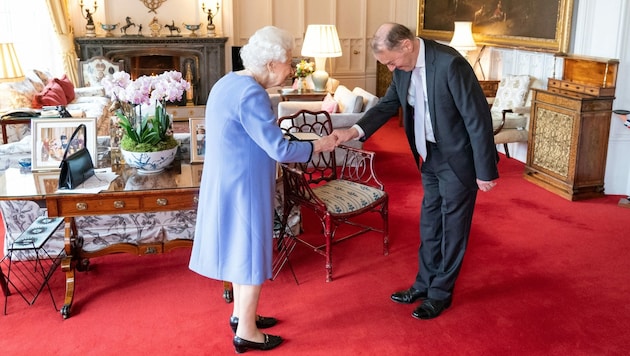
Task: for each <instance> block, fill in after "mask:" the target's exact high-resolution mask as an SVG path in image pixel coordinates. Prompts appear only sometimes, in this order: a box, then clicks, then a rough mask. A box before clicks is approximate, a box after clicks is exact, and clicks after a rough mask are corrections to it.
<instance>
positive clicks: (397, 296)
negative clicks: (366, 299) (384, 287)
mask: <svg viewBox="0 0 630 356" xmlns="http://www.w3.org/2000/svg"><path fill="white" fill-rule="evenodd" d="M426 297H427V292H422V291H419V290H417V289H415V288H414V287H411V288H409V289H407V290H403V291H400V292H396V293H394V294H392V300H393V301H395V302H396V303H403V304H411V303H413V302H415V301H416V300H418V299H424V298H426Z"/></svg>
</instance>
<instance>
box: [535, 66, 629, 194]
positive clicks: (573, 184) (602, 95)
mask: <svg viewBox="0 0 630 356" xmlns="http://www.w3.org/2000/svg"><path fill="white" fill-rule="evenodd" d="M616 63H617V62H616V61H615V60H607V59H594V58H584V57H571V58H569V59H568V60H567V59H565V63H564V71H563V77H562V79H555V78H550V79H549V83H548V90H541V89H532V91H533V96H532V109H531V117H530V127H529V145H528V147H527V163H526V166H525V173H524V177H525V179H526V180H528V181H530V182H533V183H535V184H537V185H539V186H541V187H544V188H546V189H548V190H549V191H552V192H554V193H556V194H558V195H560V196H562V197H564V198H566V199H569V200H579V199H586V198H593V197H598V196H602V195H603V194H604V173H605V169H606V155H607V151H608V135H609V131H610V120H611V117H612V104H613V100H614V99H615V98H614V92H615V81H616V75H617V67H616ZM611 68H612V70H610V69H611Z"/></svg>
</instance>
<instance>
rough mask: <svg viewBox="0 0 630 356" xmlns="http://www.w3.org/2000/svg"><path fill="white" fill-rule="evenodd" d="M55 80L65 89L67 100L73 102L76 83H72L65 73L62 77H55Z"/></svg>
mask: <svg viewBox="0 0 630 356" xmlns="http://www.w3.org/2000/svg"><path fill="white" fill-rule="evenodd" d="M53 80H54V81H55V83H57V84H59V86H61V89H63V93H64V95H65V96H66V101H67V102H68V103H70V102H72V100H74V96H75V94H74V84H72V82H71V81H70V79H68V77H67V76H66V75H65V74H64V75H63V76H62V77H61V78H54V79H53Z"/></svg>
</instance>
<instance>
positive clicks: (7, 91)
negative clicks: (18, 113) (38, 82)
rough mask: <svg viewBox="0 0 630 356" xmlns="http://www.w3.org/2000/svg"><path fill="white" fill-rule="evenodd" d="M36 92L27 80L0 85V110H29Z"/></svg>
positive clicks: (31, 83)
mask: <svg viewBox="0 0 630 356" xmlns="http://www.w3.org/2000/svg"><path fill="white" fill-rule="evenodd" d="M37 92H38V91H37V88H35V86H34V85H33V82H32V81H31V80H29V79H25V80H23V81H19V82H7V83H0V110H2V111H4V110H11V109H19V108H30V107H31V103H32V102H33V98H34V97H35V95H36V94H37Z"/></svg>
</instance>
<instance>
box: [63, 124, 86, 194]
mask: <svg viewBox="0 0 630 356" xmlns="http://www.w3.org/2000/svg"><path fill="white" fill-rule="evenodd" d="M81 132H82V133H81ZM77 135H78V137H83V141H84V142H83V144H82V147H81V148H80V149H79V150H77V151H76V152H74V153H72V154H71V155H70V156H68V152H70V151H71V150H72V149H73V148H75V147H77V146H78V145H77V143H76V142H75V137H77ZM86 146H87V128H86V126H85V125H84V124H81V125H79V127H77V128H76V129H75V130H74V132H73V133H72V136H71V137H70V140H68V146H67V147H66V151H65V152H64V154H63V160H62V161H61V164H60V165H59V168H61V172H60V173H59V189H74V188H76V187H78V186H79V184H81V183H83V182H85V181H86V180H87V179H88V178H90V177H91V176H93V175H94V163H93V162H92V156H90V152H89V151H88V150H87V148H86Z"/></svg>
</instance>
